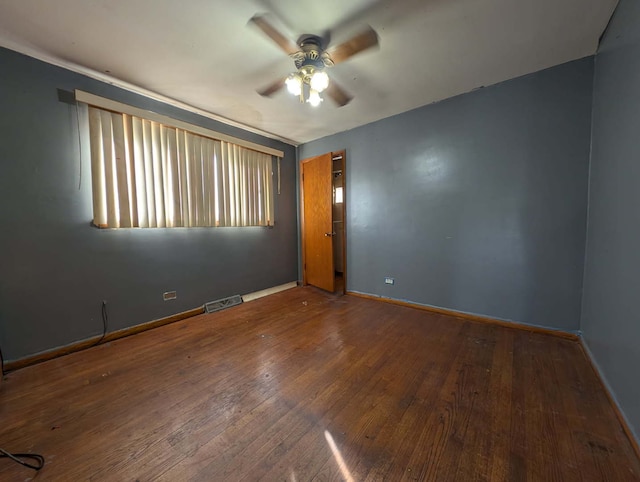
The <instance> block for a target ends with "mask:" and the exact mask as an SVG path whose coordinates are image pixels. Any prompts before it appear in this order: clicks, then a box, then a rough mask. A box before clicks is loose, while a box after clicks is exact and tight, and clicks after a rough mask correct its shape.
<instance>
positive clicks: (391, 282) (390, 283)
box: [384, 276, 396, 285]
mask: <svg viewBox="0 0 640 482" xmlns="http://www.w3.org/2000/svg"><path fill="white" fill-rule="evenodd" d="M395 282H396V280H395V279H394V278H390V277H389V276H387V277H385V279H384V284H386V285H392V284H395Z"/></svg>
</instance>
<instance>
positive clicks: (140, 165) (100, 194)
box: [89, 106, 274, 228]
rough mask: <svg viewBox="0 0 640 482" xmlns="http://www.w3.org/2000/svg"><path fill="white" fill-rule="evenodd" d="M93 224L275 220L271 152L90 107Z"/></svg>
mask: <svg viewBox="0 0 640 482" xmlns="http://www.w3.org/2000/svg"><path fill="white" fill-rule="evenodd" d="M89 131H90V139H91V170H92V187H93V224H94V225H96V226H98V227H105V228H107V227H108V228H128V227H142V228H148V227H149V228H150V227H195V226H272V225H273V224H274V200H273V185H272V157H271V155H270V154H268V153H263V152H258V151H256V150H252V149H249V148H246V147H243V146H240V145H237V144H234V143H232V142H228V141H224V140H217V139H212V138H208V137H205V136H203V135H199V134H196V133H194V132H190V131H189V130H186V129H182V128H179V127H173V126H171V125H165V124H163V123H161V122H156V121H152V120H147V119H144V118H141V117H138V116H135V115H129V114H123V113H119V112H113V111H110V110H104V109H101V108H97V107H93V106H89Z"/></svg>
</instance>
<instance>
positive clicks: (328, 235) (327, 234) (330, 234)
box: [324, 233, 336, 238]
mask: <svg viewBox="0 0 640 482" xmlns="http://www.w3.org/2000/svg"><path fill="white" fill-rule="evenodd" d="M324 235H325V236H327V237H328V238H330V237H331V236H335V235H336V233H324Z"/></svg>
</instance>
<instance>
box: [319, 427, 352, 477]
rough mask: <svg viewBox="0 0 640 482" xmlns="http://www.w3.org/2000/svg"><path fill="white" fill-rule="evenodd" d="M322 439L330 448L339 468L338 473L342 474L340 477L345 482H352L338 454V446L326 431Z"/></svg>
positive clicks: (347, 469) (340, 455) (345, 465)
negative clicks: (325, 440) (324, 439)
mask: <svg viewBox="0 0 640 482" xmlns="http://www.w3.org/2000/svg"><path fill="white" fill-rule="evenodd" d="M324 437H325V438H326V439H327V443H328V444H329V447H331V451H332V452H333V456H334V457H335V459H336V463H337V464H338V468H340V472H342V476H343V477H344V480H346V481H347V482H354V480H353V477H352V476H351V472H349V468H348V467H347V464H346V463H345V461H344V459H343V458H342V454H341V453H340V450H339V449H338V446H337V445H336V443H335V442H334V440H333V437H332V436H331V434H330V433H329V431H328V430H325V431H324Z"/></svg>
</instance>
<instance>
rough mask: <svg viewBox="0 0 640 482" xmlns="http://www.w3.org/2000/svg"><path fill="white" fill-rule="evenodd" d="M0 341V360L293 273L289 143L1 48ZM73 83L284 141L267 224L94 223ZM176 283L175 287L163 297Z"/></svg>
mask: <svg viewBox="0 0 640 482" xmlns="http://www.w3.org/2000/svg"><path fill="white" fill-rule="evenodd" d="M0 72H2V74H1V75H0V256H1V257H0V348H1V349H2V352H3V355H4V358H5V361H6V360H17V359H20V358H23V357H26V356H28V355H32V354H35V353H38V352H42V351H46V350H49V349H52V348H56V347H60V346H63V345H67V344H70V343H73V342H76V341H79V340H83V339H86V338H89V337H91V336H94V335H98V334H100V333H101V332H102V321H101V317H100V309H101V302H102V300H107V303H108V310H109V330H110V331H113V330H117V329H121V328H125V327H129V326H133V325H137V324H140V323H144V322H147V321H150V320H153V319H157V318H162V317H165V316H169V315H171V314H174V313H177V312H180V311H184V310H187V309H191V308H194V307H197V306H201V305H202V304H203V303H204V302H206V301H211V300H215V299H218V298H221V297H225V296H228V295H232V294H244V293H249V292H252V291H256V290H260V289H264V288H267V287H271V286H276V285H280V284H283V283H287V282H291V281H295V280H296V279H297V261H296V255H297V221H296V176H295V169H296V167H295V158H296V156H295V149H294V148H293V147H291V146H288V145H285V144H283V143H280V142H277V141H273V140H269V139H266V138H262V137H260V136H257V135H255V134H251V133H248V132H245V131H242V130H240V129H236V128H232V127H229V126H225V125H222V124H220V123H217V122H215V121H212V120H210V119H206V118H203V117H200V116H197V115H195V114H191V113H188V112H184V111H182V110H179V109H177V108H173V107H171V106H168V105H165V104H162V103H159V102H155V101H152V100H150V99H148V98H145V97H142V96H139V95H136V94H132V93H130V92H126V91H123V90H121V89H118V88H115V87H113V86H110V85H107V84H104V83H101V82H98V81H96V80H93V79H90V78H87V77H84V76H82V75H78V74H75V73H73V72H70V71H67V70H65V69H61V68H58V67H54V66H52V65H49V64H45V63H43V62H40V61H37V60H34V59H31V58H28V57H25V56H22V55H20V54H17V53H15V52H11V51H8V50H4V49H0ZM57 89H64V90H73V89H81V90H85V91H88V92H91V93H95V94H98V95H102V96H104V97H109V98H112V99H114V100H118V101H120V102H125V103H128V104H131V105H135V106H137V107H141V108H145V109H149V110H152V111H155V112H158V113H161V114H165V115H169V116H173V117H175V118H178V119H181V120H184V121H187V122H191V123H194V124H199V125H202V126H204V127H208V128H211V129H214V130H217V131H220V132H224V133H227V134H230V135H234V136H237V137H241V138H244V139H247V140H250V141H254V142H259V143H262V144H264V145H268V146H271V147H275V148H278V149H281V150H284V151H285V157H284V160H283V162H282V194H281V195H279V196H276V225H275V227H274V228H273V229H268V228H193V229H138V230H136V229H122V230H99V229H96V228H92V227H90V226H89V222H90V220H91V218H92V210H91V190H90V186H91V178H90V165H89V158H88V152H89V146H88V145H83V146H82V151H83V159H82V161H81V160H80V155H79V154H80V152H79V142H78V126H77V123H76V109H75V107H74V106H71V105H69V104H65V103H62V102H59V101H58V94H57ZM167 290H176V291H177V293H178V299H177V300H175V301H171V302H164V301H163V300H162V293H163V292H164V291H167Z"/></svg>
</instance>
